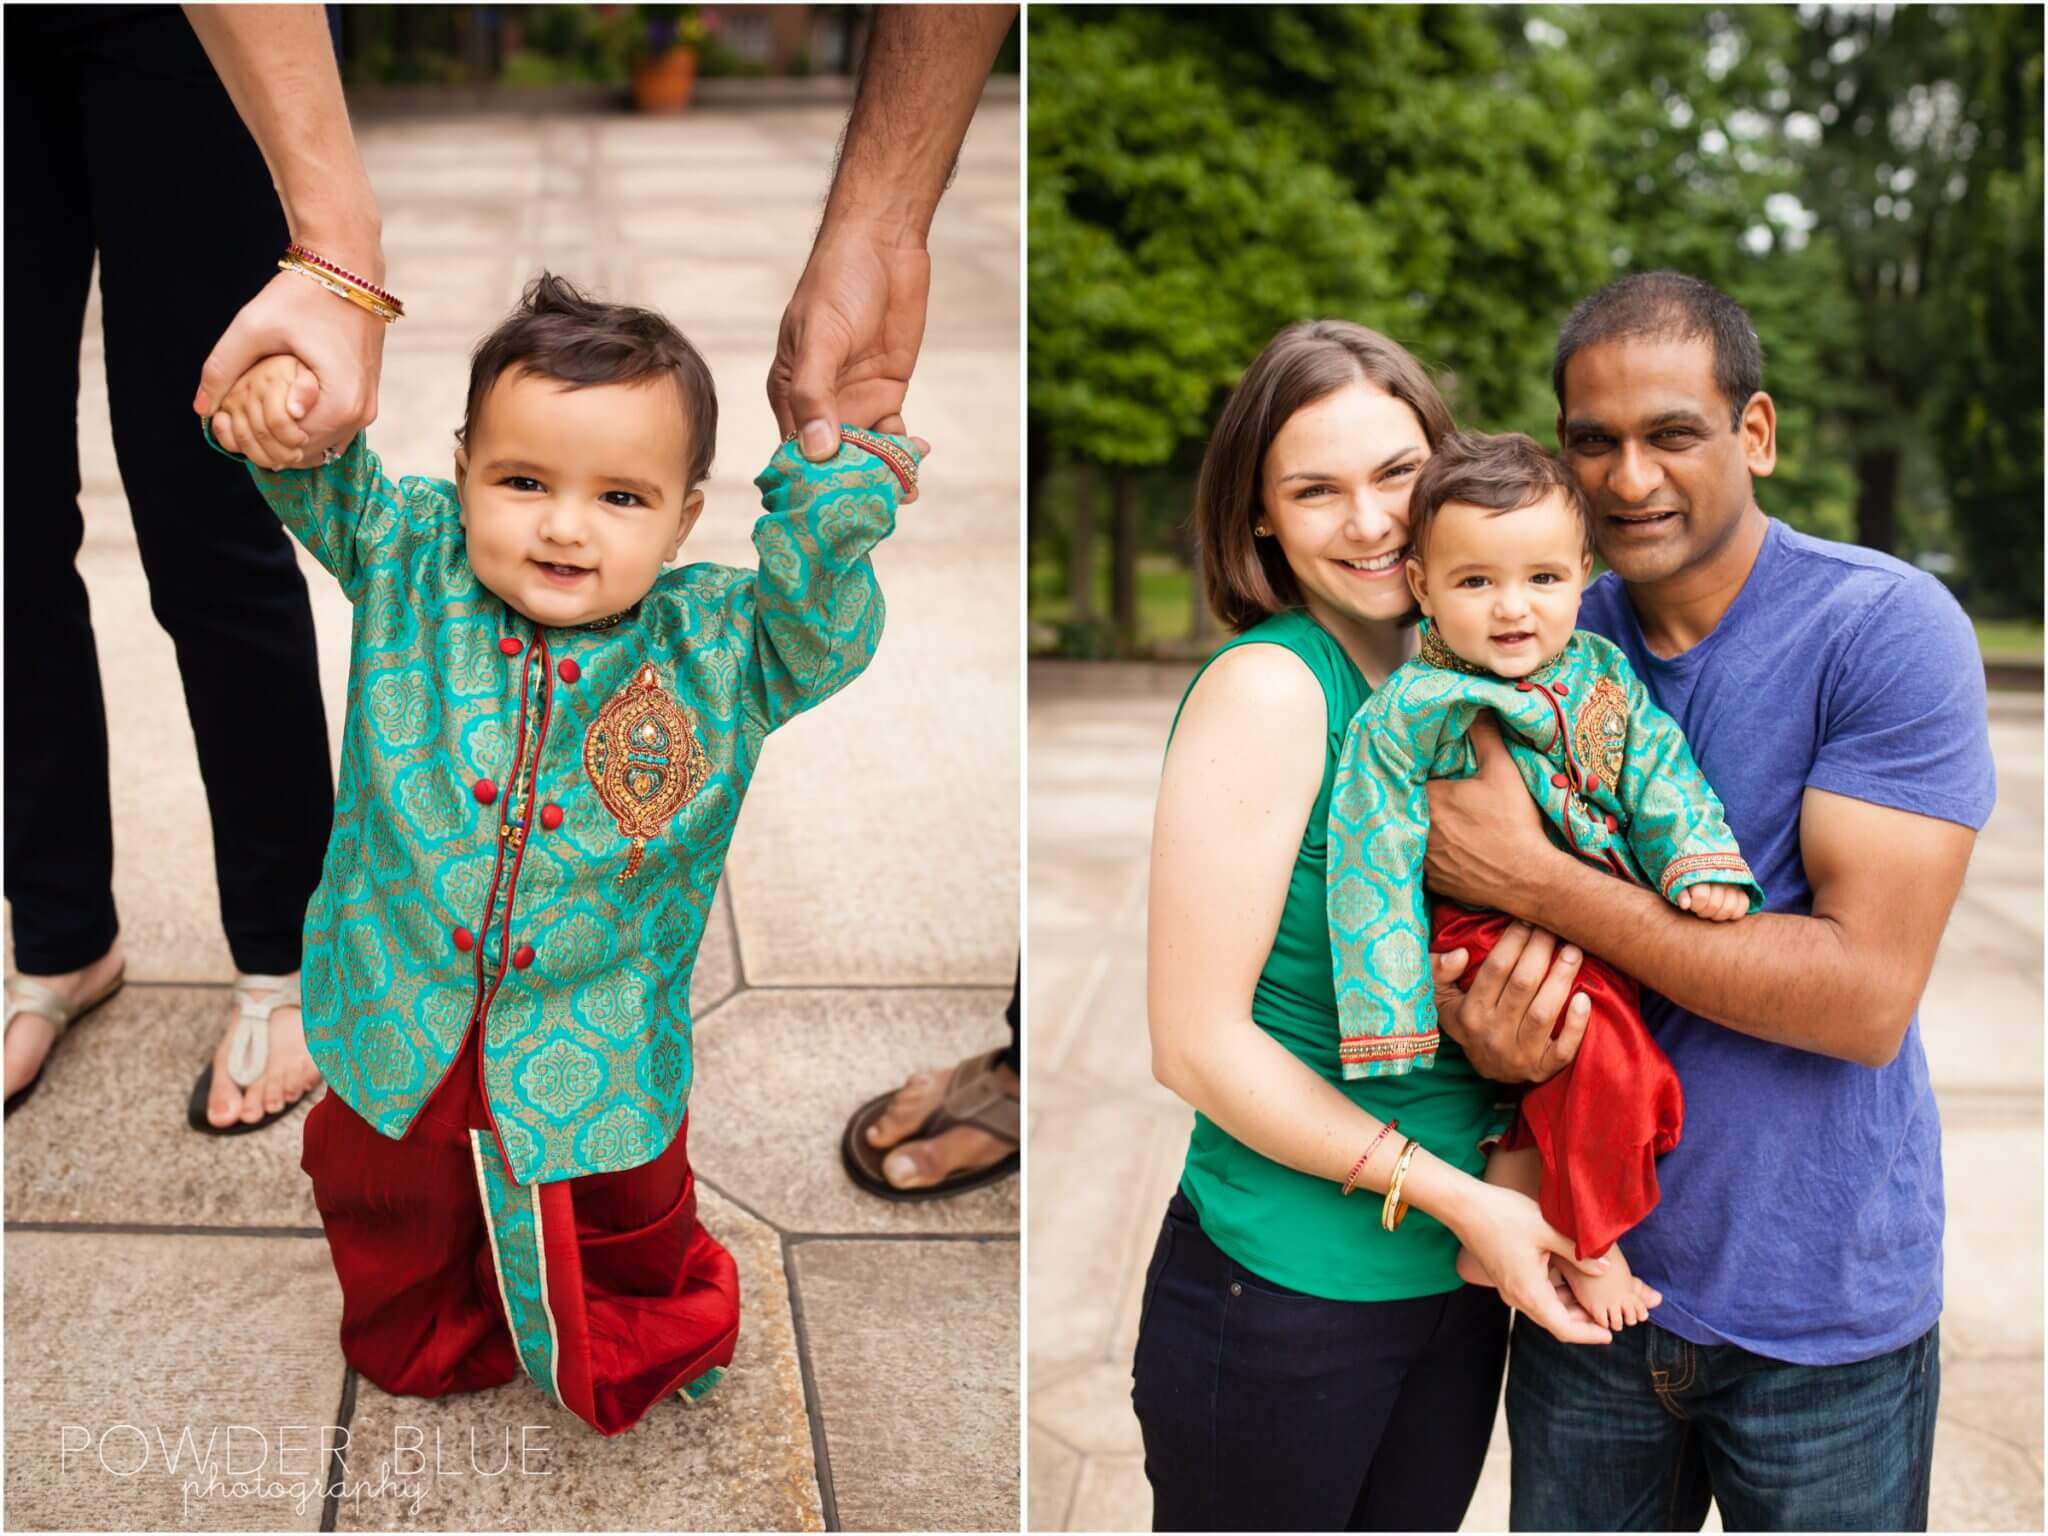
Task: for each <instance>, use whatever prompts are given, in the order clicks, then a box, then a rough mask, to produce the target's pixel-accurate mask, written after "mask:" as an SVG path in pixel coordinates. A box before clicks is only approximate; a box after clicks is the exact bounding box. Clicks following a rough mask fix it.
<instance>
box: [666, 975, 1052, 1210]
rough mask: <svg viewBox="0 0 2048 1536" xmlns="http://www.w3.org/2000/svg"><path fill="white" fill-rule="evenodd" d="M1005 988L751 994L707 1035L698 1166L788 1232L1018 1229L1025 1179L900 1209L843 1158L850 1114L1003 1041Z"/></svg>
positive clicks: (726, 1010)
mask: <svg viewBox="0 0 2048 1536" xmlns="http://www.w3.org/2000/svg"><path fill="white" fill-rule="evenodd" d="M1009 999H1010V994H1009V989H1008V988H1007V987H1005V988H1002V989H1000V990H996V989H987V990H982V989H974V990H960V991H954V990H945V991H904V992H886V991H779V990H764V989H754V990H750V991H746V992H742V993H741V994H740V995H739V996H738V997H736V998H734V999H733V1000H732V1001H731V1002H730V1003H728V1004H726V1005H725V1006H724V1007H723V1008H721V1009H719V1010H718V1011H717V1012H716V1013H715V1014H713V1015H711V1017H709V1018H708V1019H706V1020H705V1022H704V1023H703V1024H702V1025H701V1026H700V1027H699V1028H698V1029H697V1031H696V1037H695V1040H696V1080H695V1083H694V1085H693V1086H692V1088H691V1092H690V1158H691V1161H692V1162H693V1163H694V1165H695V1166H696V1168H697V1170H698V1171H699V1172H700V1173H701V1174H702V1175H703V1177H704V1178H706V1179H708V1180H709V1181H711V1182H712V1183H713V1184H716V1185H717V1186H718V1187H719V1188H720V1189H722V1190H724V1191H725V1192H726V1193H728V1194H730V1195H731V1196H732V1197H733V1198H734V1199H736V1200H739V1201H741V1202H743V1203H744V1204H745V1205H746V1206H747V1207H748V1208H749V1209H750V1210H753V1211H757V1212H759V1213H760V1214H761V1215H762V1216H763V1217H765V1218H766V1219H768V1220H770V1221H772V1222H774V1223H775V1224H776V1226H778V1227H780V1228H781V1229H782V1230H783V1231H785V1232H845V1233H867V1232H905V1233H912V1232H924V1233H957V1232H975V1233H986V1232H1015V1231H1016V1230H1017V1203H1018V1200H1017V1182H1018V1181H1017V1180H1016V1179H1015V1178H1009V1179H1005V1180H1002V1181H1001V1182H1000V1183H996V1184H990V1185H985V1186H983V1187H982V1188H980V1189H977V1190H970V1191H969V1192H967V1193H966V1194H963V1195H959V1196H956V1197H954V1198H952V1199H948V1200H907V1201H890V1200H882V1199H878V1198H876V1197H875V1196H873V1195H870V1194H867V1193H866V1192H865V1191H863V1190H861V1189H860V1188H858V1187H857V1186H856V1185H855V1184H854V1183H853V1181H852V1180H851V1179H849V1178H848V1177H847V1176H846V1170H845V1168H844V1166H843V1165H842V1164H841V1162H840V1157H839V1136H840V1131H841V1128H842V1127H843V1126H844V1125H845V1123H846V1120H847V1118H848V1117H849V1116H850V1115H852V1113H853V1112H854V1111H855V1110H856V1109H858V1108H860V1106H861V1105H863V1104H865V1103H866V1102H867V1101H868V1100H869V1099H871V1098H873V1097H875V1095H877V1094H879V1093H885V1092H887V1091H889V1090H890V1089H891V1088H892V1087H894V1086H896V1085H897V1084H900V1083H902V1082H903V1081H904V1080H905V1079H906V1078H908V1077H909V1076H910V1075H911V1073H913V1072H916V1071H918V1070H920V1069H921V1068H926V1067H940V1066H946V1065H950V1064H951V1063H953V1062H956V1061H959V1060H960V1059H961V1058H963V1057H965V1056H968V1055H971V1054H973V1053H974V1052H976V1051H983V1050H990V1049H993V1048H994V1047H996V1046H998V1045H1001V1044H1002V1043H1003V1041H1004V1039H1005V1038H1006V1033H1005V1029H1004V1024H1003V1008H1004V1005H1005V1004H1007V1003H1008V1002H1009Z"/></svg>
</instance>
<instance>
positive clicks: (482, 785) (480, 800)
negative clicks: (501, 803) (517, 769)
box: [476, 779, 498, 805]
mask: <svg viewBox="0 0 2048 1536" xmlns="http://www.w3.org/2000/svg"><path fill="white" fill-rule="evenodd" d="M497 798H498V786H497V785H495V784H493V783H492V782H491V781H490V780H489V779H478V780H477V781H476V799H477V804H479V805H489V804H490V803H491V802H492V801H493V800H495V799H497Z"/></svg>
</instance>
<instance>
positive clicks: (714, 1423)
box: [335, 1189, 823, 1531]
mask: <svg viewBox="0 0 2048 1536" xmlns="http://www.w3.org/2000/svg"><path fill="white" fill-rule="evenodd" d="M698 1214H699V1216H700V1218H701V1219H702V1221H703V1222H704V1225H705V1226H706V1228H708V1229H709V1230H710V1231H711V1233H712V1234H713V1235H714V1236H716V1237H717V1238H718V1240H719V1241H720V1242H722V1243H724V1244H725V1246H726V1247H727V1248H728V1249H730V1250H731V1251H732V1255H733V1257H734V1259H735V1260H737V1262H738V1264H739V1270H740V1341H739V1348H738V1352H737V1353H736V1354H735V1355H734V1357H733V1363H732V1366H731V1368H730V1369H729V1370H728V1371H727V1372H726V1376H725V1379H724V1380H723V1381H721V1382H720V1383H719V1384H718V1386H717V1387H716V1388H715V1389H714V1390H713V1391H712V1392H711V1394H710V1395H709V1396H708V1397H706V1398H705V1399H704V1401H703V1402H702V1403H699V1404H697V1405H696V1406H694V1407H691V1406H686V1405H685V1404H684V1403H683V1401H682V1400H681V1399H680V1398H678V1399H675V1400H672V1401H670V1402H667V1403H663V1404H660V1405H657V1406H656V1407H655V1408H653V1409H651V1410H650V1411H649V1412H648V1414H647V1416H646V1417H645V1418H644V1419H642V1420H641V1421H640V1422H639V1423H638V1424H637V1425H635V1426H634V1427H633V1428H632V1429H630V1430H628V1431H627V1432H626V1433H625V1434H623V1435H616V1436H612V1437H609V1438H607V1437H605V1436H602V1435H599V1434H597V1433H596V1432H595V1431H594V1430H592V1429H591V1428H590V1427H589V1426H588V1425H586V1424H584V1423H583V1422H582V1420H580V1419H578V1418H577V1417H576V1416H575V1415H574V1414H572V1413H570V1412H569V1411H568V1410H566V1409H564V1408H561V1407H558V1406H557V1405H555V1404H554V1403H552V1402H550V1401H549V1400H548V1399H547V1398H546V1397H545V1396H544V1395H543V1394H542V1393H541V1391H540V1389H539V1388H537V1387H536V1386H534V1384H533V1383H532V1382H530V1381H528V1380H527V1379H526V1378H525V1377H523V1376H521V1377H519V1378H517V1379H515V1380H513V1381H511V1382H508V1383H507V1384H506V1385H504V1386H502V1387H497V1388H494V1389H492V1390H491V1391H488V1392H478V1393H473V1394H469V1395H465V1396H462V1397H451V1398H440V1399H423V1398H411V1397H405V1398H401V1397H392V1396H391V1395H389V1394H388V1393H385V1392H382V1391H380V1390H379V1389H378V1388H377V1387H375V1386H373V1385H371V1384H370V1383H369V1382H367V1381H363V1380H361V1379H360V1378H358V1380H357V1386H356V1405H355V1414H354V1417H353V1418H352V1419H351V1420H350V1424H349V1430H350V1453H349V1466H348V1479H349V1481H350V1483H351V1484H353V1485H355V1487H356V1492H357V1496H356V1497H354V1498H344V1499H342V1500H341V1501H340V1502H339V1504H338V1508H337V1517H338V1518H337V1520H336V1524H335V1528H336V1529H337V1530H344V1531H352V1530H353V1531H360V1530H422V1531H444V1530H446V1531H463V1530H493V1529H495V1530H573V1531H589V1530H612V1531H618V1530H626V1531H719V1530H726V1531H742V1530H819V1529H822V1528H823V1517H822V1512H821V1508H820V1503H819V1498H818V1489H817V1474H816V1469H815V1466H814V1464H813V1459H812V1452H811V1430H810V1420H809V1417H808V1415H807V1414H806V1412H805V1407H804V1395H803V1380H802V1370H801V1367H800V1366H799V1364H798V1360H797V1345H796V1334H795V1329H794V1326H793V1324H792V1322H791V1317H790V1306H789V1287H788V1281H787V1277H786V1275H785V1274H784V1271H783V1267H782V1252H781V1246H780V1243H779V1241H778V1240H777V1238H776V1235H775V1233H774V1232H773V1231H772V1230H770V1229H769V1228H768V1227H766V1226H765V1225H763V1224H762V1223H761V1222H758V1221H756V1220H754V1219H753V1218H752V1217H750V1216H748V1215H747V1214H746V1213H745V1212H744V1211H741V1210H739V1209H738V1208H737V1207H735V1206H733V1205H732V1204H731V1202H729V1201H726V1200H723V1199H721V1198H720V1197H719V1196H718V1195H717V1194H716V1193H715V1192H713V1191H711V1190H708V1189H706V1190H702V1191H701V1193H700V1199H699V1205H698ZM472 1441H474V1444H475V1447H476V1450H475V1454H474V1459H473V1460H472V1451H471V1445H472ZM437 1445H438V1446H439V1447H440V1453H441V1458H442V1459H441V1462H440V1467H441V1475H439V1476H433V1475H431V1474H432V1471H433V1467H432V1464H431V1458H432V1457H433V1455H434V1450H435V1447H436V1446H437ZM421 1448H423V1450H424V1455H425V1457H426V1458H427V1459H428V1460H427V1464H426V1465H425V1466H424V1468H423V1465H422V1459H421V1456H420V1454H419V1449H421ZM408 1451H410V1452H411V1454H407V1452H408ZM387 1466H388V1467H389V1468H390V1474H391V1475H390V1477H389V1479H388V1480H387V1479H386V1477H385V1475H384V1470H385V1468H386V1467H387ZM408 1474H409V1475H408ZM486 1474H488V1475H486ZM401 1483H403V1484H405V1486H404V1487H403V1488H401V1487H400V1486H399V1484H401Z"/></svg>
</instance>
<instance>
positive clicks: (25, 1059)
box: [6, 1013, 57, 1094]
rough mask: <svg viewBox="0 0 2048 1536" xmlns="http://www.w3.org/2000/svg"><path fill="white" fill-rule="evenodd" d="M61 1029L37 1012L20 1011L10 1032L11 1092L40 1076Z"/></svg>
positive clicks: (8, 1051)
mask: <svg viewBox="0 0 2048 1536" xmlns="http://www.w3.org/2000/svg"><path fill="white" fill-rule="evenodd" d="M56 1038H57V1032H56V1031H55V1030H54V1029H52V1028H50V1021H49V1020H48V1019H46V1018H44V1017H43V1016H42V1015H41V1014H37V1013H20V1014H16V1015H15V1017H14V1024H13V1027H12V1028H10V1029H9V1030H8V1031H7V1043H6V1057H7V1091H8V1092H9V1093H10V1094H11V1093H13V1092H14V1090H15V1089H17V1088H19V1087H20V1086H21V1085H22V1084H23V1083H25V1082H27V1081H28V1080H29V1079H30V1078H32V1077H34V1076H35V1075H36V1069H37V1068H38V1067H40V1066H42V1064H43V1062H44V1061H45V1060H46V1059H47V1058H48V1056H49V1054H50V1047H51V1045H52V1044H53V1043H55V1041H56Z"/></svg>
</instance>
